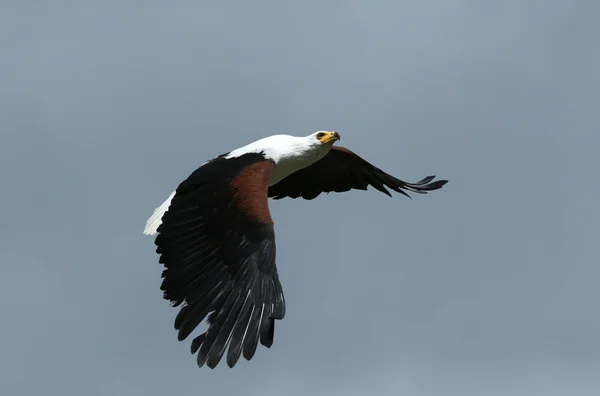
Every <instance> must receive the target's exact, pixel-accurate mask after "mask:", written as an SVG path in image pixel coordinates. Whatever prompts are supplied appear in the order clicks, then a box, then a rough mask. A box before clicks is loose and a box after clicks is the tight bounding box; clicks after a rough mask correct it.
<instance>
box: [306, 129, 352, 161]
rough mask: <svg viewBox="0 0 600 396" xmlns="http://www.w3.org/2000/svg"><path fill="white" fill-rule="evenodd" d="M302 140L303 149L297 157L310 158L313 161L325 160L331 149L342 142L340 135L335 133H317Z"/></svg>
mask: <svg viewBox="0 0 600 396" xmlns="http://www.w3.org/2000/svg"><path fill="white" fill-rule="evenodd" d="M297 139H300V142H301V146H302V147H301V149H300V150H298V151H297V153H296V155H298V156H299V157H305V158H310V159H312V161H316V160H317V159H320V158H323V157H324V156H325V155H326V154H327V153H328V152H329V150H330V149H331V146H333V144H334V143H335V142H337V141H338V140H340V139H341V138H340V134H339V133H337V132H335V131H317V132H315V133H311V134H310V135H308V136H304V137H302V138H297Z"/></svg>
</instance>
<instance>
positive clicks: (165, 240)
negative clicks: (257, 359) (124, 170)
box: [155, 154, 285, 368]
mask: <svg viewBox="0 0 600 396" xmlns="http://www.w3.org/2000/svg"><path fill="white" fill-rule="evenodd" d="M273 167H274V163H273V162H272V161H267V160H265V159H264V157H263V156H262V155H259V154H246V155H244V156H242V157H239V158H232V159H225V158H224V157H218V158H216V159H214V160H212V161H210V162H208V163H207V164H205V165H203V166H201V167H200V168H198V169H197V170H196V171H195V172H194V173H192V174H191V175H190V177H189V178H188V179H187V180H185V181H184V182H183V183H181V184H180V185H179V187H178V188H177V190H176V193H175V196H174V197H173V199H172V201H171V205H170V207H169V209H168V211H167V212H166V213H165V214H164V215H163V217H162V224H161V225H160V227H159V228H158V233H159V235H158V236H157V237H156V241H155V243H156V245H157V249H156V251H157V253H159V254H160V263H162V264H164V266H165V267H166V269H165V270H164V271H163V275H162V276H163V282H162V286H161V289H162V290H163V291H164V298H165V299H168V300H170V301H171V302H172V303H173V306H179V305H180V304H183V307H182V308H181V310H180V311H179V313H178V315H177V317H176V319H175V329H177V330H179V334H178V338H179V340H180V341H181V340H184V339H185V338H186V337H188V336H189V335H190V333H191V332H192V331H193V330H194V329H195V328H196V327H197V326H198V325H199V324H200V323H201V322H202V321H203V320H204V319H205V318H206V317H207V315H208V323H209V327H208V329H207V331H206V332H205V333H203V334H201V335H200V336H198V337H196V338H195V339H194V340H193V341H192V345H191V350H192V353H193V354H194V353H196V352H198V351H199V352H198V357H197V361H198V366H200V367H202V365H204V364H205V363H206V364H207V366H209V367H210V368H214V367H215V366H216V365H217V364H218V363H219V361H220V360H221V358H222V357H223V355H224V353H225V350H226V349H227V348H228V347H229V349H228V352H227V364H228V366H229V367H233V366H234V365H235V364H236V363H237V361H238V359H239V357H240V355H241V354H243V355H244V357H245V358H246V359H247V360H250V359H251V358H252V357H253V356H254V353H255V351H256V347H257V345H258V341H259V340H260V342H261V344H263V345H264V346H266V347H270V346H271V345H272V344H273V334H274V330H275V323H274V320H275V319H283V317H284V315H285V300H284V297H283V291H282V288H281V284H280V282H279V277H278V275H277V268H276V266H275V232H274V229H273V221H272V220H271V216H270V213H269V207H268V202H267V188H268V180H269V177H270V175H271V172H272V170H273Z"/></svg>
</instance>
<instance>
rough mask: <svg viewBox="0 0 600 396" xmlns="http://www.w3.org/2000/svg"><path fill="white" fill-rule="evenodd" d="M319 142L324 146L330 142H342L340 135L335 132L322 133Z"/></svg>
mask: <svg viewBox="0 0 600 396" xmlns="http://www.w3.org/2000/svg"><path fill="white" fill-rule="evenodd" d="M318 138H319V141H320V142H321V143H323V144H326V143H329V142H335V141H336V140H340V139H341V137H340V134H339V133H337V132H335V131H331V132H321V133H319V135H318Z"/></svg>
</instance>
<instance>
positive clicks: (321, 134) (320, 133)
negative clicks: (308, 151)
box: [317, 132, 325, 140]
mask: <svg viewBox="0 0 600 396" xmlns="http://www.w3.org/2000/svg"><path fill="white" fill-rule="evenodd" d="M323 136H325V133H323V132H319V133H317V139H319V140H321V139H322V138H323Z"/></svg>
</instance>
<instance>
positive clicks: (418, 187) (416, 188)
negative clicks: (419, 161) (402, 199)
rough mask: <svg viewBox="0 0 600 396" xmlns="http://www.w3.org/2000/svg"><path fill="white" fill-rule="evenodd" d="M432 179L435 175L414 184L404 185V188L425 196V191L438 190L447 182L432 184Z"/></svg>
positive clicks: (439, 181)
mask: <svg viewBox="0 0 600 396" xmlns="http://www.w3.org/2000/svg"><path fill="white" fill-rule="evenodd" d="M433 179H435V175H431V176H427V177H425V178H423V179H422V180H419V181H418V182H416V183H406V187H408V189H410V190H411V191H413V192H418V193H423V194H426V193H427V191H434V190H439V189H440V188H442V187H443V186H444V185H446V183H448V180H437V181H434V182H432V180H433Z"/></svg>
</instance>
